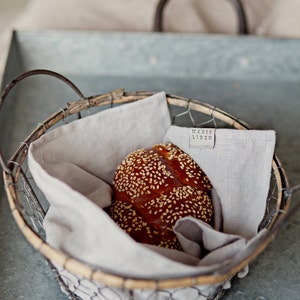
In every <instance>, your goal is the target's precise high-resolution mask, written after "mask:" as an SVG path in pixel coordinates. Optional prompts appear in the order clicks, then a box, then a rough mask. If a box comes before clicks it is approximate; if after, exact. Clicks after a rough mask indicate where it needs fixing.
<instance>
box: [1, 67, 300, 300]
mask: <svg viewBox="0 0 300 300" xmlns="http://www.w3.org/2000/svg"><path fill="white" fill-rule="evenodd" d="M40 74H43V75H49V76H53V77H56V78H58V79H59V80H62V81H63V82H64V83H66V84H67V85H68V86H69V87H71V88H72V89H73V90H74V91H75V92H76V93H77V95H78V96H79V100H78V101H74V102H70V103H68V105H67V106H66V107H65V108H60V109H59V110H58V111H57V112H55V113H54V114H52V115H51V116H50V117H49V118H47V119H46V120H44V121H42V122H41V123H39V124H38V126H37V127H36V129H35V130H34V131H33V132H32V133H31V134H30V135H29V136H28V137H27V138H26V139H25V140H24V141H23V142H22V143H21V144H20V146H19V148H18V149H17V150H16V151H15V153H14V154H13V155H12V157H11V158H10V159H9V161H8V162H7V163H5V162H4V160H3V157H2V154H1V157H0V158H1V159H0V163H1V165H2V168H3V179H4V185H5V190H6V193H7V196H8V200H9V204H10V208H11V212H12V215H13V217H14V218H15V221H16V223H17V224H18V226H19V228H20V230H21V231H22V233H23V234H24V236H25V237H26V239H27V240H28V242H29V243H30V244H31V245H32V246H33V247H34V248H36V249H37V250H38V251H39V252H40V253H41V254H42V255H43V256H44V257H45V258H46V259H47V260H48V261H49V263H50V266H51V267H52V269H53V271H54V272H55V273H56V275H57V279H58V281H59V283H60V285H61V287H62V289H63V291H64V292H65V293H66V294H67V295H68V296H69V298H70V299H81V298H80V297H79V296H78V294H80V291H81V287H82V286H86V285H93V287H94V289H95V291H96V292H95V293H94V295H93V296H92V297H91V298H90V299H140V298H138V297H137V296H136V295H137V294H136V291H139V293H143V291H146V292H147V293H146V299H180V298H178V296H177V295H178V293H179V292H180V290H182V289H187V288H189V289H191V290H192V291H193V296H192V298H191V299H220V298H221V297H222V295H223V293H224V289H223V283H224V282H226V281H228V280H230V279H232V278H233V277H234V276H235V275H236V274H237V273H238V272H239V271H241V270H242V269H243V268H244V267H246V266H247V265H248V264H249V263H250V262H251V261H252V260H253V259H254V258H255V257H256V256H257V255H259V254H260V253H261V252H262V251H263V250H264V249H265V248H266V247H267V245H268V244H269V243H270V241H271V240H272V238H273V236H274V234H275V233H276V232H277V230H278V227H279V225H280V224H281V223H282V222H283V220H285V219H286V218H287V217H288V216H289V213H288V208H289V205H290V196H291V194H292V193H293V192H294V191H295V190H297V189H298V187H296V188H294V189H289V187H288V181H287V177H286V175H285V172H284V170H283V168H282V165H281V163H280V160H279V159H278V157H277V156H276V155H274V158H273V162H272V178H271V185H270V189H269V190H270V192H269V196H268V198H267V199H266V201H267V203H266V206H267V209H266V212H265V216H264V218H263V220H262V222H261V224H260V228H259V230H261V229H263V228H267V229H268V233H267V234H266V235H265V236H264V238H263V239H261V240H259V241H258V242H257V243H254V244H253V245H252V246H251V247H250V248H249V249H248V250H247V251H246V252H245V253H244V254H243V256H242V257H241V258H240V260H239V261H238V263H236V262H235V263H234V264H232V263H228V264H226V265H224V266H223V267H222V268H221V269H220V270H218V272H213V273H207V274H204V275H203V274H201V275H199V276H197V275H195V276H194V275H193V276H188V275H187V276H184V277H180V278H178V277H174V278H163V279H153V278H152V279H151V278H144V279H140V278H133V277H126V278H125V277H122V276H120V275H118V274H112V273H110V272H107V271H106V270H102V269H95V268H94V267H91V266H89V265H88V264H85V263H84V262H82V261H79V260H77V259H75V258H73V257H69V256H67V255H66V254H65V253H63V252H60V251H58V250H56V249H55V248H53V247H52V246H51V245H49V244H48V243H47V242H46V237H45V230H44V228H43V219H44V217H45V215H46V213H47V209H48V207H49V204H48V203H47V200H45V199H44V198H43V196H42V193H41V192H40V191H39V189H38V188H37V186H36V184H35V182H34V180H33V178H32V176H31V174H30V171H29V169H28V167H27V152H28V148H29V145H30V144H31V143H32V142H33V141H35V140H37V139H38V138H40V137H41V136H42V135H43V134H45V132H47V131H48V130H51V129H52V128H53V127H54V126H59V125H60V124H64V123H65V122H72V121H73V120H74V117H72V116H73V115H75V116H77V118H82V117H84V116H83V114H84V111H86V110H89V113H93V112H98V111H99V109H110V108H111V107H114V106H116V105H126V104H127V103H131V102H133V101H139V100H141V99H144V98H146V97H149V96H151V95H153V93H151V92H125V91H124V90H123V89H118V90H115V91H113V92H109V93H106V94H102V95H97V96H91V97H84V96H83V94H82V93H81V92H80V90H79V89H78V88H77V87H76V86H75V85H74V84H73V83H72V82H71V81H69V80H68V79H67V78H65V77H64V76H62V75H60V74H58V73H55V72H52V71H48V70H33V71H29V72H26V73H24V74H22V75H21V76H19V77H17V78H16V79H15V80H13V81H12V82H11V83H10V84H8V85H7V86H6V88H5V89H4V91H3V92H2V95H1V102H0V108H1V107H2V104H3V103H4V100H5V98H6V96H7V95H8V93H9V92H10V91H11V90H12V88H13V87H14V86H15V85H16V84H17V83H18V82H20V81H21V80H23V79H25V78H27V77H29V76H32V75H40ZM167 102H168V104H169V108H170V112H171V114H172V116H173V123H174V124H176V125H179V126H192V127H197V126H201V127H205V126H210V127H212V126H213V127H215V128H224V127H226V128H234V129H237V130H251V129H252V127H251V126H250V125H248V124H246V123H245V122H244V121H242V120H240V119H238V118H235V117H233V116H231V115H230V114H228V113H226V112H224V111H222V110H220V109H218V108H216V107H214V106H211V105H209V104H206V103H202V102H200V101H197V100H192V99H186V98H183V97H180V96H174V95H167ZM75 119H76V118H75ZM54 265H55V266H54ZM71 277H72V278H75V279H76V280H75V282H76V284H73V286H72V288H70V286H68V284H67V282H68V280H69V279H70V278H71ZM73 282H74V280H73ZM201 286H212V287H216V286H217V289H216V292H215V293H214V295H213V296H209V297H208V296H207V295H205V294H203V293H202V291H201V289H199V287H201ZM201 297H202V298H201Z"/></svg>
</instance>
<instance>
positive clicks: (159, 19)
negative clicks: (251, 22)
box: [153, 0, 249, 35]
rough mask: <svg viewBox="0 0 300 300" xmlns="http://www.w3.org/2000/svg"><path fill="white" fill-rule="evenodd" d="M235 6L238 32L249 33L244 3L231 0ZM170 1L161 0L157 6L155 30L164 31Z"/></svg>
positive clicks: (238, 0)
mask: <svg viewBox="0 0 300 300" xmlns="http://www.w3.org/2000/svg"><path fill="white" fill-rule="evenodd" d="M229 1H230V2H231V3H232V4H233V6H234V7H235V10H236V12H237V15H238V23H239V26H238V33H239V34H241V35H242V34H248V33H249V32H248V25H247V18H246V14H245V10H244V7H243V4H242V2H241V1H240V0H229ZM168 2H169V0H160V1H159V2H158V4H157V6H156V10H155V15H154V26H153V31H155V32H162V31H163V24H162V23H163V13H164V9H165V6H166V4H167V3H168Z"/></svg>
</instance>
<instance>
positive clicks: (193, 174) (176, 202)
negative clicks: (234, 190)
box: [107, 143, 213, 249]
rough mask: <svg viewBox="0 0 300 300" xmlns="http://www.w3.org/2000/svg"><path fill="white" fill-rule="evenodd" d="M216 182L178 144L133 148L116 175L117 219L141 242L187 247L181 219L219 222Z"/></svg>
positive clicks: (114, 207) (114, 208)
mask: <svg viewBox="0 0 300 300" xmlns="http://www.w3.org/2000/svg"><path fill="white" fill-rule="evenodd" d="M210 191H211V183H210V181H209V179H208V177H207V176H206V175H205V174H204V172H203V171H202V170H201V168H200V167H199V166H198V165H197V163H196V162H195V161H194V160H193V159H192V158H191V157H190V156H189V155H187V154H186V153H184V152H183V151H182V150H181V149H179V148H178V147H177V146H175V145H173V144H171V143H168V144H158V145H155V146H153V147H152V148H151V149H149V150H145V149H139V150H137V151H135V152H133V153H131V154H129V155H128V156H127V157H126V158H125V159H124V160H123V162H122V163H121V164H120V165H119V167H118V169H117V171H116V174H115V177H114V201H113V204H112V205H111V206H110V207H109V208H108V209H107V212H108V214H109V215H110V216H111V217H112V219H113V220H114V221H115V222H116V223H117V224H118V225H119V226H120V227H121V228H122V229H123V230H125V231H126V232H127V233H128V234H129V235H130V236H131V237H132V238H134V239H135V240H136V241H138V242H142V243H148V244H153V245H158V246H162V247H166V248H174V249H181V247H180V244H179V242H178V240H177V238H176V236H175V234H174V232H173V227H174V225H175V223H176V221H177V220H178V219H180V218H182V217H185V216H192V217H195V218H197V219H201V220H202V221H204V222H206V223H208V224H212V223H213V205H212V201H211V197H210Z"/></svg>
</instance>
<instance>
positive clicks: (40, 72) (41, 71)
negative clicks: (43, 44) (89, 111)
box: [0, 69, 85, 174]
mask: <svg viewBox="0 0 300 300" xmlns="http://www.w3.org/2000/svg"><path fill="white" fill-rule="evenodd" d="M33 75H48V76H52V77H55V78H57V79H59V80H61V81H63V82H64V83H65V84H67V85H68V86H69V87H70V88H71V89H72V90H73V91H74V92H75V93H76V94H77V95H78V96H79V97H80V99H84V98H85V97H84V95H83V94H82V92H81V91H80V90H79V89H78V87H77V86H76V85H75V84H74V83H73V82H71V81H70V80H69V79H68V78H66V77H65V76H63V75H61V74H59V73H56V72H53V71H50V70H45V69H36V70H31V71H27V72H25V73H23V74H21V75H20V76H18V77H17V78H15V79H13V80H12V81H11V82H10V83H9V84H7V85H6V87H5V88H4V90H3V91H2V93H1V96H0V111H1V108H2V105H3V103H4V101H5V99H6V97H7V95H8V94H9V92H10V91H11V90H12V89H13V88H14V87H15V86H16V85H17V84H18V83H19V82H20V81H22V80H23V79H25V78H27V77H30V76H33ZM0 165H1V167H2V169H3V170H4V171H5V172H6V173H8V174H11V170H10V169H9V168H8V166H7V165H6V163H5V162H4V159H3V155H2V151H1V148H0Z"/></svg>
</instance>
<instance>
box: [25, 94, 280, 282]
mask: <svg viewBox="0 0 300 300" xmlns="http://www.w3.org/2000/svg"><path fill="white" fill-rule="evenodd" d="M187 131H188V128H180V127H177V126H171V119H170V115H169V110H168V105H167V102H166V97H165V94H164V93H158V94H156V95H154V96H152V97H149V98H147V99H144V100H141V101H138V102H134V103H131V104H127V105H124V106H119V107H115V108H112V109H110V110H106V111H103V112H100V113H98V114H95V115H92V116H90V117H86V118H84V119H81V120H77V121H74V122H72V123H70V124H66V125H64V126H61V127H58V128H56V129H54V130H52V131H50V132H49V133H47V134H45V135H44V136H42V137H41V138H40V139H38V140H37V141H35V142H34V143H32V144H31V145H30V149H29V155H28V159H29V168H30V170H31V173H32V175H33V177H34V179H35V181H36V183H37V184H38V186H39V187H40V189H41V190H42V191H43V192H44V194H45V196H46V198H47V199H48V201H49V203H50V208H49V210H48V212H47V215H46V217H45V220H44V226H45V230H46V234H47V241H48V242H49V243H50V244H51V245H52V246H54V247H55V248H57V249H59V250H61V251H63V252H65V253H67V254H68V255H70V256H71V257H75V258H77V259H79V260H81V261H85V262H86V263H88V264H91V265H93V266H95V267H100V268H103V269H104V270H108V271H112V272H113V273H117V274H120V275H123V276H134V277H141V278H162V277H168V276H172V277H173V276H193V275H195V274H198V275H199V274H201V273H205V272H207V271H209V270H210V271H212V270H215V271H216V270H218V269H219V268H220V267H221V266H222V265H223V264H224V263H226V262H227V261H228V260H230V261H234V260H238V259H239V258H240V256H241V255H242V252H243V251H244V250H245V249H246V248H247V244H248V242H247V239H250V238H252V239H255V234H256V232H257V227H258V225H259V222H260V221H261V218H262V216H263V213H264V211H265V204H266V193H267V190H268V186H269V179H270V170H271V161H272V156H273V151H274V144H275V134H274V132H272V131H270V132H269V131H237V130H227V129H217V130H216V142H215V147H214V148H213V149H201V150H199V149H194V148H190V147H189V140H188V138H187V136H188V135H187ZM163 141H171V142H173V143H175V144H177V146H179V147H180V148H181V149H183V150H184V151H185V152H187V153H189V154H190V155H191V156H192V157H193V158H194V159H195V160H196V161H197V162H198V163H199V164H200V166H201V167H202V168H203V170H204V171H205V172H206V174H207V175H208V177H209V178H210V179H211V181H212V184H213V185H214V188H215V190H214V194H217V196H218V197H214V202H215V203H216V205H215V206H216V207H217V206H219V207H220V208H221V209H222V214H223V220H222V224H220V222H221V218H218V219H219V220H218V221H217V222H216V226H218V227H220V225H222V227H223V229H224V232H219V231H218V230H216V229H218V228H216V229H214V228H211V227H210V226H208V225H207V224H205V223H203V222H199V220H195V219H193V218H189V217H188V218H184V219H181V220H180V221H178V223H177V224H176V227H175V230H176V233H177V235H178V237H179V239H180V240H181V241H182V243H183V248H184V249H185V250H186V252H185V253H184V252H180V253H179V252H176V250H174V251H173V250H167V249H161V248H159V249H157V248H158V247H153V246H148V245H142V244H138V243H136V242H135V241H134V240H132V239H131V238H130V237H129V236H128V235H127V234H125V233H124V232H123V231H122V230H121V229H120V228H119V227H118V226H117V225H116V224H115V223H114V222H113V221H112V220H111V219H110V218H109V217H108V216H107V214H106V213H105V212H104V211H103V210H102V209H101V208H103V207H106V206H107V205H108V204H109V203H110V201H111V188H110V184H111V182H112V179H113V174H114V171H115V169H116V167H117V166H118V164H119V163H120V162H121V161H122V159H123V158H124V157H125V156H126V155H127V154H128V153H130V152H131V151H134V150H136V149H137V148H140V147H144V148H150V147H151V146H152V145H153V144H155V143H160V142H163ZM249 162H256V166H250V165H251V164H250V165H249ZM218 199H219V201H220V205H217V203H218ZM218 211H219V213H218V215H220V209H219V210H218ZM232 218H234V219H232ZM237 227H239V228H237ZM120 249H122V250H121V251H120ZM204 254H206V255H205V256H204ZM203 256H204V257H203Z"/></svg>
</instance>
